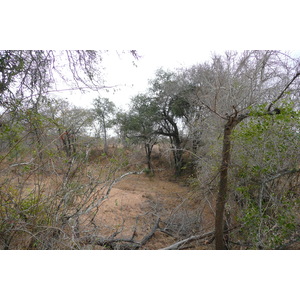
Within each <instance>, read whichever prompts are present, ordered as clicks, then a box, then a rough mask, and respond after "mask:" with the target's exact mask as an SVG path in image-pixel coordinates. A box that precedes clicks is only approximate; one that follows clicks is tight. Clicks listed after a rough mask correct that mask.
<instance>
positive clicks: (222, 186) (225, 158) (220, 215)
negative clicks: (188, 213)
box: [215, 119, 236, 250]
mask: <svg viewBox="0 0 300 300" xmlns="http://www.w3.org/2000/svg"><path fill="white" fill-rule="evenodd" d="M235 125H236V124H235V123H234V122H233V121H232V120H231V119H230V120H229V121H228V122H227V123H226V125H225V127H224V139H223V150H222V162H221V168H220V182H219V192H218V198H217V203H216V219H215V238H216V250H225V249H226V247H225V243H224V233H223V232H224V211H225V203H226V201H227V192H228V168H229V163H230V151H231V149H230V148H231V141H230V137H231V132H232V129H233V128H234V126H235Z"/></svg>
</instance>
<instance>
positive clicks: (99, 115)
mask: <svg viewBox="0 0 300 300" xmlns="http://www.w3.org/2000/svg"><path fill="white" fill-rule="evenodd" d="M93 104H94V112H95V118H96V120H97V122H98V124H99V127H100V132H101V131H102V132H103V139H104V152H105V153H106V154H107V152H108V145H107V130H108V129H109V128H112V126H113V124H114V122H113V116H114V113H115V111H116V106H115V104H114V103H113V102H111V101H110V100H109V99H108V98H100V97H99V98H97V99H94V102H93Z"/></svg>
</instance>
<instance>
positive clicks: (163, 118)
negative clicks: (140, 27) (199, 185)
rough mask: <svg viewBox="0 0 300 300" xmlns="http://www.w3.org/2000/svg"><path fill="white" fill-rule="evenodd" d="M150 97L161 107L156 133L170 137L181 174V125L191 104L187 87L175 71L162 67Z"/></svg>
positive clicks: (152, 84) (176, 165) (182, 143)
mask: <svg viewBox="0 0 300 300" xmlns="http://www.w3.org/2000/svg"><path fill="white" fill-rule="evenodd" d="M150 83H151V86H150V88H149V90H150V97H151V98H152V101H154V102H155V103H156V106H157V107H158V108H159V111H158V113H159V116H160V120H159V121H158V124H159V127H158V129H157V130H156V134H159V135H163V136H167V137H169V139H170V143H171V147H172V153H173V157H174V164H175V174H176V176H179V175H180V174H181V170H182V166H183V162H182V153H183V148H184V142H183V139H182V132H181V131H182V129H183V128H181V125H183V124H184V122H182V121H183V119H184V118H187V115H188V113H189V110H190V104H189V102H188V101H187V99H186V97H185V94H184V93H185V87H184V88H182V87H181V86H180V84H179V82H178V80H177V78H176V75H175V73H170V72H165V71H163V70H162V69H160V70H158V71H157V72H156V78H154V79H153V80H152V81H150Z"/></svg>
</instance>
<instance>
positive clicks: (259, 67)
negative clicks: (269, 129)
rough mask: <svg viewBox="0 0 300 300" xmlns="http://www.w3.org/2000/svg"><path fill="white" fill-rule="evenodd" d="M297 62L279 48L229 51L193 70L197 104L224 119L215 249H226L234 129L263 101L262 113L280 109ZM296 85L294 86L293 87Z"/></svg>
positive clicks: (292, 78) (294, 74)
mask: <svg viewBox="0 0 300 300" xmlns="http://www.w3.org/2000/svg"><path fill="white" fill-rule="evenodd" d="M297 67H298V62H297V61H296V60H294V59H292V58H290V57H289V56H288V55H286V54H284V53H281V52H279V51H244V52H243V53H241V54H239V53H237V52H226V53H225V55H224V56H219V55H215V56H214V57H213V60H212V63H211V64H208V63H205V64H202V65H199V66H197V67H195V69H194V70H193V78H194V84H195V86H197V90H196V93H195V96H196V99H197V103H198V105H201V106H204V107H205V108H206V110H207V111H208V112H209V114H210V115H211V116H212V115H214V116H215V117H217V118H218V119H219V121H221V122H222V123H223V124H222V123H221V124H222V125H221V126H222V127H223V141H222V153H221V165H220V168H219V172H220V179H219V187H218V196H217V201H216V218H215V238H216V249H225V247H226V245H225V242H224V211H225V204H226V201H227V198H228V171H229V167H230V162H231V150H232V145H231V143H232V141H231V137H232V133H233V131H234V129H235V128H236V127H237V125H238V124H240V123H241V122H242V121H244V120H245V119H247V118H248V117H250V116H251V114H250V111H251V109H253V107H257V106H258V105H264V107H265V109H264V111H263V113H262V115H266V114H269V115H274V114H277V113H280V110H278V109H277V108H276V107H275V104H276V105H278V101H279V100H281V99H282V97H283V96H284V95H285V93H286V92H287V91H289V92H291V93H292V92H296V90H295V84H296V82H297V81H296V79H297V78H298V77H299V75H300V73H298V71H297ZM293 88H294V89H293ZM295 95H296V94H295Z"/></svg>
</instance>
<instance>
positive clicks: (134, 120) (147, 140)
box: [119, 94, 160, 172]
mask: <svg viewBox="0 0 300 300" xmlns="http://www.w3.org/2000/svg"><path fill="white" fill-rule="evenodd" d="M158 112H159V107H158V106H157V105H156V103H155V102H153V101H152V100H151V98H149V97H148V96H147V95H146V94H139V95H137V96H135V97H133V98H132V99H131V108H130V111H129V112H128V113H125V114H123V116H121V115H120V118H119V120H120V125H121V126H120V130H121V131H122V133H123V135H124V136H125V137H126V138H128V139H130V140H132V141H133V143H139V142H143V144H144V149H145V153H146V158H147V166H148V169H149V170H150V171H151V172H152V171H153V168H152V164H151V153H152V149H153V146H154V145H155V144H156V143H157V139H158V135H157V127H158V122H159V120H160V116H159V113H158Z"/></svg>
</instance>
